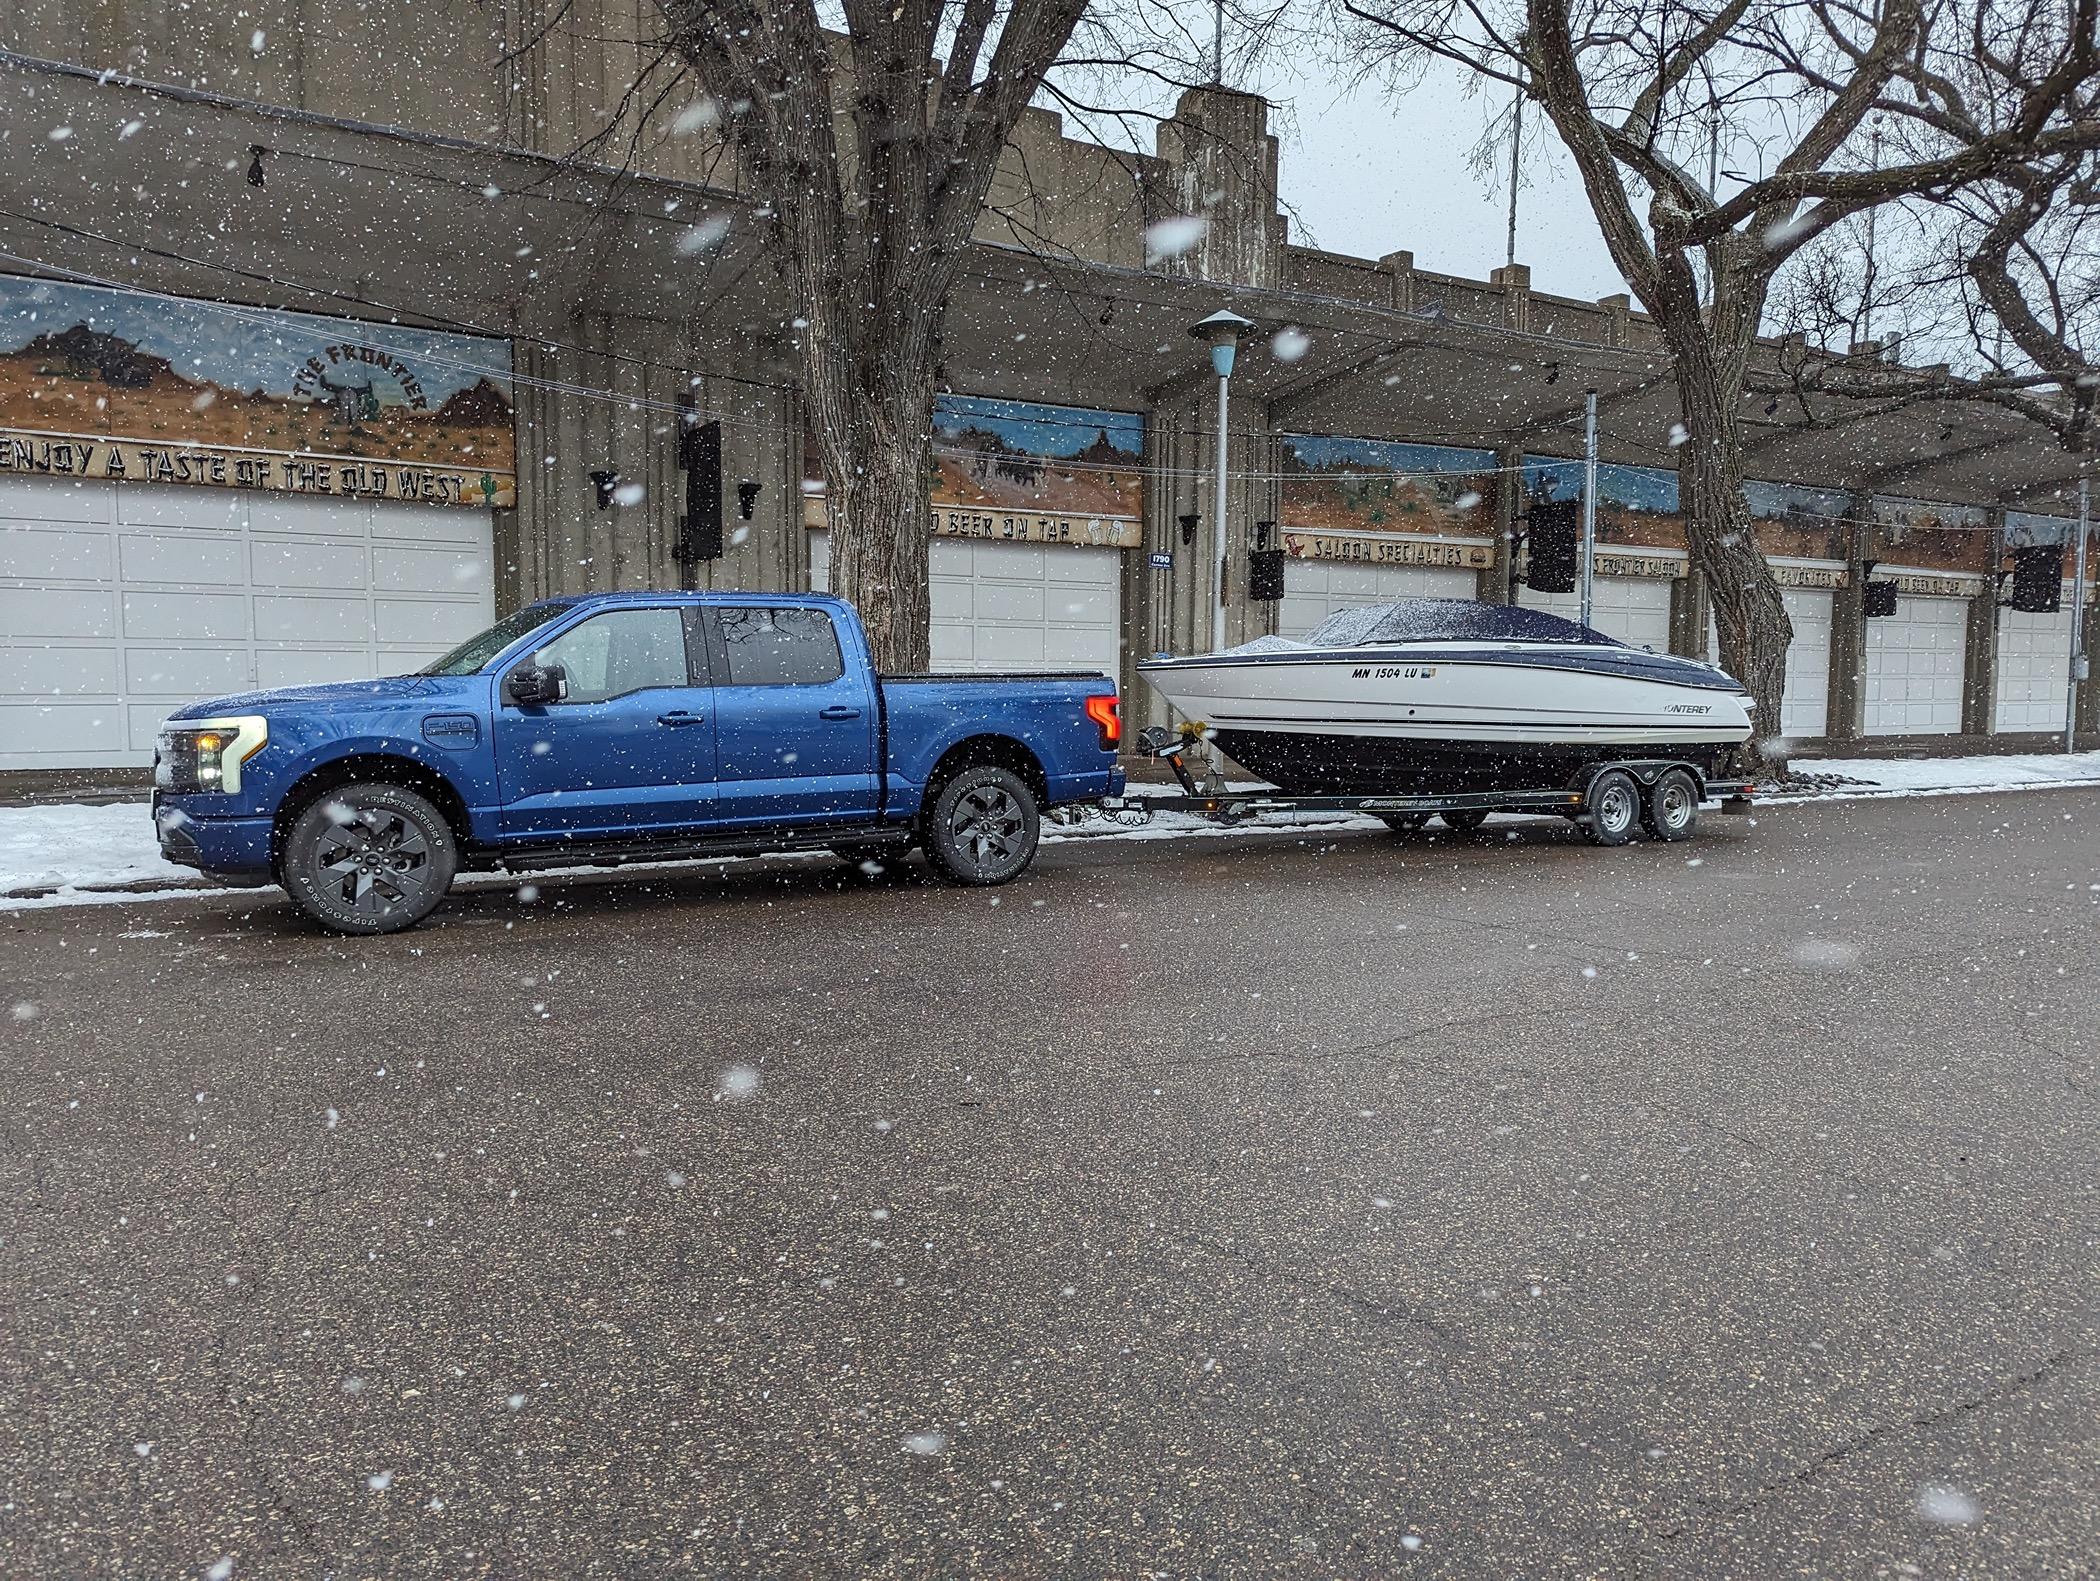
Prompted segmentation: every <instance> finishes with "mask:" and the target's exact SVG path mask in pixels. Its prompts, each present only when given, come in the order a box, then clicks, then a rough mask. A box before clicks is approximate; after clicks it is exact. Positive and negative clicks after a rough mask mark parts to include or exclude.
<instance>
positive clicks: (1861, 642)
mask: <svg viewBox="0 0 2100 1581" xmlns="http://www.w3.org/2000/svg"><path fill="white" fill-rule="evenodd" d="M1871 512H1872V502H1871V501H1870V500H1869V499H1867V498H1866V496H1864V495H1854V496H1853V497H1852V499H1851V501H1850V503H1849V504H1848V505H1847V506H1846V517H1847V521H1846V525H1845V585H1844V586H1843V587H1841V588H1839V589H1838V590H1837V596H1836V597H1835V598H1833V599H1832V600H1831V601H1830V692H1829V696H1828V700H1827V701H1828V714H1827V721H1826V723H1825V725H1824V727H1823V738H1824V740H1825V741H1827V742H1829V743H1830V744H1832V745H1833V746H1834V745H1836V744H1837V743H1839V742H1854V741H1857V740H1859V739H1860V737H1861V735H1862V734H1864V733H1865V730H1866V708H1867V705H1866V697H1867V619H1866V599H1867V586H1866V584H1867V573H1866V558H1867V534H1868V533H1869V532H1870V531H1871V530H1872V527H1871V524H1872V521H1873V517H1872V514H1871Z"/></svg>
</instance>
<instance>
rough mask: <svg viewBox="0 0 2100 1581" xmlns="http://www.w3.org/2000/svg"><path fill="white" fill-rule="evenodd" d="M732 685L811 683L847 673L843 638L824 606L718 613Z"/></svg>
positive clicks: (732, 610)
mask: <svg viewBox="0 0 2100 1581" xmlns="http://www.w3.org/2000/svg"><path fill="white" fill-rule="evenodd" d="M719 613H720V616H721V621H722V646H723V648H724V649H725V650H726V651H727V653H728V656H729V684H730V685H731V686H812V685H822V684H823V683H824V682H826V681H835V680H837V679H838V678H839V677H840V676H842V675H844V674H845V673H846V663H845V660H844V659H842V658H841V657H840V656H839V637H838V633H837V631H835V630H834V629H833V628H832V624H831V617H830V616H829V615H827V614H825V613H824V611H822V610H821V609H751V608H743V607H731V608H727V609H723V610H721V611H720V612H719Z"/></svg>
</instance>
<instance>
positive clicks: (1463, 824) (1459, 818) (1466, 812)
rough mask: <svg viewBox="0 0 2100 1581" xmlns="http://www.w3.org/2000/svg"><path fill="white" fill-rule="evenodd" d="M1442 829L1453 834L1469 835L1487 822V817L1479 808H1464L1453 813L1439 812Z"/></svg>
mask: <svg viewBox="0 0 2100 1581" xmlns="http://www.w3.org/2000/svg"><path fill="white" fill-rule="evenodd" d="M1437 816H1438V817H1439V818H1441V819H1443V820H1444V827H1445V828H1446V829H1449V830H1451V831H1452V832H1453V833H1454V834H1471V833H1472V832H1473V831H1474V830H1475V829H1478V828H1479V827H1480V826H1481V825H1482V824H1484V823H1486V822H1487V821H1488V815H1487V814H1486V813H1485V812H1483V811H1481V810H1480V809H1479V808H1465V809H1462V810H1458V811H1454V812H1440V813H1438V814H1437Z"/></svg>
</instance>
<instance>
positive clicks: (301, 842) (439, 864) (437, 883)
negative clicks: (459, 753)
mask: <svg viewBox="0 0 2100 1581" xmlns="http://www.w3.org/2000/svg"><path fill="white" fill-rule="evenodd" d="M458 870H459V848H458V845H457V843H456V842H455V841H454V840H453V838H452V826H451V825H450V824H448V823H447V822H446V821H445V815H444V814H443V813H441V812H439V811H438V810H437V808H436V807H434V806H432V805H431V803H430V801H429V799H428V798H426V797H423V796H419V795H418V794H416V792H414V791H412V790H410V789H409V788H408V787H407V786H405V785H389V784H385V783H383V782H379V781H374V782H371V783H367V784H359V785H343V786H339V787H337V788H336V789H334V790H331V791H324V792H323V793H322V794H321V795H319V796H317V797H315V798H314V799H313V801H311V802H310V803H308V804H307V807H306V810H305V811H304V812H302V813H300V814H299V816H298V817H297V818H295V819H294V820H293V821H292V826H291V828H290V830H288V831H287V832H286V834H285V837H284V849H283V850H282V852H281V853H280V854H279V856H278V859H277V876H278V879H279V881H280V882H281V883H282V884H283V885H284V891H285V893H286V894H287V895H290V896H291V897H292V901H293V904H295V905H296V906H298V908H299V909H300V910H301V911H303V912H305V913H306V914H307V915H308V916H309V917H311V918H313V919H314V921H316V922H318V923H320V924H321V926H322V927H324V928H330V929H333V930H334V931H335V932H337V933H365V934H371V933H398V932H399V931H400V930H401V929H403V928H412V927H414V926H415V925H416V924H417V923H419V922H421V921H422V920H423V919H424V918H425V917H427V916H429V915H430V914H431V912H433V911H435V910H436V909H437V905H438V902H439V901H441V900H443V899H444V898H445V891H446V890H448V889H450V888H451V887H452V875H453V874H454V873H456V872H457V871H458Z"/></svg>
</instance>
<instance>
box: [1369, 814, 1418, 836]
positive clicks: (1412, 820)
mask: <svg viewBox="0 0 2100 1581" xmlns="http://www.w3.org/2000/svg"><path fill="white" fill-rule="evenodd" d="M1378 821H1379V822H1380V823H1382V824H1384V825H1385V826H1386V827H1387V828H1388V829H1390V830H1392V831H1393V833H1395V834H1415V833H1418V832H1419V831H1420V830H1421V828H1422V825H1424V824H1425V823H1427V822H1429V814H1428V813H1426V812H1385V813H1380V814H1379V815H1378Z"/></svg>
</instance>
